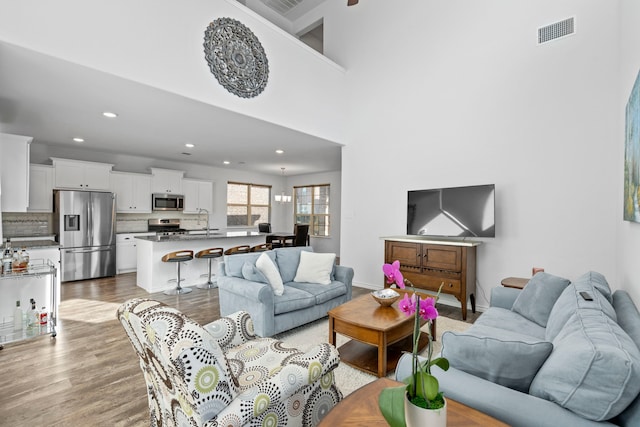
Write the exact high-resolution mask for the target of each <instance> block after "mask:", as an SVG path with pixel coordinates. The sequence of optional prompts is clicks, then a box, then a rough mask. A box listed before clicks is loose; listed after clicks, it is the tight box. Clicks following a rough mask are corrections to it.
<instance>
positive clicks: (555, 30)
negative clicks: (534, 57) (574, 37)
mask: <svg viewBox="0 0 640 427" xmlns="http://www.w3.org/2000/svg"><path fill="white" fill-rule="evenodd" d="M574 32H575V18H568V19H565V20H564V21H559V22H556V23H554V24H549V25H546V26H544V27H540V28H538V44H542V43H546V42H549V41H551V40H555V39H559V38H561V37H566V36H570V35H571V34H573V33H574Z"/></svg>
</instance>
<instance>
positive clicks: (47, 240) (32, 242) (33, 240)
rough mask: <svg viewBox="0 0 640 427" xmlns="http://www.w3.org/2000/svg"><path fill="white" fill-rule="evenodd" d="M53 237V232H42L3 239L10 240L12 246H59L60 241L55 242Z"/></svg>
mask: <svg viewBox="0 0 640 427" xmlns="http://www.w3.org/2000/svg"><path fill="white" fill-rule="evenodd" d="M55 238H56V235H55V234H42V235H37V236H13V237H7V239H4V240H10V241H11V247H12V248H18V249H20V248H25V249H42V248H57V247H60V243H58V242H56V241H55ZM3 243H4V242H3Z"/></svg>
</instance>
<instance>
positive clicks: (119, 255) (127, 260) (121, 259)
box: [116, 233, 155, 274]
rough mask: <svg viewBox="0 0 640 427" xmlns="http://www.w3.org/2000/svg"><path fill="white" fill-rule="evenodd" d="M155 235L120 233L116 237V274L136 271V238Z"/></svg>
mask: <svg viewBox="0 0 640 427" xmlns="http://www.w3.org/2000/svg"><path fill="white" fill-rule="evenodd" d="M153 235H155V233H122V234H117V235H116V274H122V273H131V272H133V271H136V270H137V269H138V255H137V250H138V249H137V247H136V236H153Z"/></svg>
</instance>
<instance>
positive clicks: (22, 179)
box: [0, 133, 33, 212]
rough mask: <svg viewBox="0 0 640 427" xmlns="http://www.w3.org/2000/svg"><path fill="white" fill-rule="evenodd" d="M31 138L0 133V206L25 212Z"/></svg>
mask: <svg viewBox="0 0 640 427" xmlns="http://www.w3.org/2000/svg"><path fill="white" fill-rule="evenodd" d="M31 141H33V138H31V137H28V136H21V135H11V134H8V133H0V183H1V185H2V188H1V189H0V194H1V196H0V206H2V211H3V212H26V211H27V207H28V206H29V158H30V148H31Z"/></svg>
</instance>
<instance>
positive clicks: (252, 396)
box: [118, 298, 342, 427]
mask: <svg viewBox="0 0 640 427" xmlns="http://www.w3.org/2000/svg"><path fill="white" fill-rule="evenodd" d="M118 319H119V320H120V322H121V323H122V325H123V326H124V329H125V330H126V332H127V335H128V336H129V339H130V340H131V343H132V345H133V348H134V349H135V351H136V353H137V354H138V357H139V358H140V367H141V368H142V372H143V374H144V377H145V380H146V382H147V392H148V399H149V411H150V425H151V426H154V427H155V426H225V427H226V426H263V425H271V426H281V425H286V426H315V425H317V424H318V422H319V421H320V420H321V419H322V417H323V416H324V415H325V414H326V413H327V412H328V411H329V410H331V408H333V406H335V405H336V404H337V403H338V402H339V401H340V400H341V399H342V393H341V392H340V390H338V388H337V387H336V385H335V381H334V377H333V370H334V369H335V368H336V367H337V366H338V363H339V362H340V359H339V356H338V352H337V350H336V349H335V348H334V347H333V346H331V345H329V344H327V343H323V344H319V345H317V346H315V347H314V348H313V349H311V350H309V351H308V352H306V353H303V352H301V351H299V350H296V349H291V348H287V347H285V346H284V345H283V343H282V342H280V341H277V340H275V339H273V338H258V337H257V336H256V335H255V334H254V333H253V322H252V321H251V318H250V317H249V314H248V313H246V312H243V311H240V312H237V313H234V314H232V315H230V316H229V317H223V318H221V319H219V320H216V321H215V322H212V323H209V324H208V325H205V326H204V327H202V326H200V325H199V324H198V323H196V322H194V321H193V320H191V319H189V318H188V317H187V316H185V315H184V314H182V313H181V312H179V311H178V310H175V309H173V308H170V307H168V306H166V305H164V304H162V303H160V302H157V301H153V300H148V299H139V298H136V299H132V300H129V301H127V302H125V303H124V304H122V306H121V307H120V308H119V309H118Z"/></svg>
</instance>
